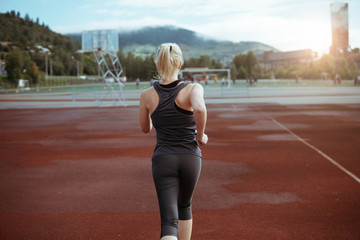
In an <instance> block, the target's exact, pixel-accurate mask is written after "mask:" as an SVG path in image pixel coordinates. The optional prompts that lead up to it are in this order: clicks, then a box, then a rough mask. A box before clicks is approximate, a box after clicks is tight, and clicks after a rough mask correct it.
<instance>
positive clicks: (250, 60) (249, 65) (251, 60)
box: [245, 51, 259, 76]
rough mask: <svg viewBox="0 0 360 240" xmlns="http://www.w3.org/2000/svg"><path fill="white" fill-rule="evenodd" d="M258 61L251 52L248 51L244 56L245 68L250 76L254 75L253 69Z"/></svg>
mask: <svg viewBox="0 0 360 240" xmlns="http://www.w3.org/2000/svg"><path fill="white" fill-rule="evenodd" d="M258 64H259V63H258V60H257V58H256V57H255V55H254V53H253V51H249V52H248V53H247V55H246V61H245V67H246V70H247V72H248V74H249V75H250V76H254V75H255V67H256V66H257V65H258Z"/></svg>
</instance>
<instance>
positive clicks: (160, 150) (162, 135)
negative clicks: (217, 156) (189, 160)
mask: <svg viewBox="0 0 360 240" xmlns="http://www.w3.org/2000/svg"><path fill="white" fill-rule="evenodd" d="M179 82H180V81H176V83H174V82H173V83H171V84H169V85H161V84H159V82H155V83H154V89H155V91H156V92H157V94H158V95H159V104H158V106H157V108H156V109H155V111H154V112H153V113H152V114H151V120H152V124H153V126H154V128H155V130H156V146H155V150H154V154H153V158H155V157H157V156H159V155H168V154H193V155H197V156H199V157H201V150H200V148H199V146H198V144H197V141H196V139H195V135H196V125H195V119H194V115H193V114H192V112H191V111H187V110H184V109H182V108H180V107H178V106H177V105H176V103H175V98H176V96H177V95H178V93H179V92H180V90H181V89H183V88H184V87H185V86H186V85H188V84H189V83H190V82H180V83H179Z"/></svg>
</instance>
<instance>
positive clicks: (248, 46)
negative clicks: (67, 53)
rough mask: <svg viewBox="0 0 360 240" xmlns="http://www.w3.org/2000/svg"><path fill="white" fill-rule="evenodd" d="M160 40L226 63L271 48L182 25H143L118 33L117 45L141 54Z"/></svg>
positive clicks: (77, 37)
mask: <svg viewBox="0 0 360 240" xmlns="http://www.w3.org/2000/svg"><path fill="white" fill-rule="evenodd" d="M68 36H69V37H70V38H71V39H72V40H74V41H77V42H81V34H80V33H75V34H68ZM164 42H174V43H177V44H179V45H182V46H187V47H188V49H189V51H187V52H186V53H185V52H184V55H185V57H189V58H192V57H194V58H198V57H200V56H202V55H208V56H210V57H211V58H213V59H216V60H221V62H223V63H226V62H230V61H231V60H232V59H233V57H234V56H235V55H237V54H246V53H247V52H248V51H250V50H251V51H253V52H254V53H255V54H258V53H262V52H264V51H269V50H274V51H277V50H276V49H275V48H273V47H271V46H269V45H266V44H263V43H260V42H238V43H234V42H231V41H219V40H215V39H210V38H207V37H203V36H201V35H199V34H197V33H196V32H194V31H190V30H187V29H183V28H177V27H174V26H161V27H144V28H141V29H138V30H133V31H120V32H119V47H120V48H121V49H123V51H124V52H125V53H127V52H129V51H132V52H133V53H134V54H135V55H138V56H144V55H149V54H152V53H154V52H155V51H156V48H157V46H159V45H160V44H161V43H164Z"/></svg>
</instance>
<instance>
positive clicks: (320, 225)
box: [0, 103, 360, 240]
mask: <svg viewBox="0 0 360 240" xmlns="http://www.w3.org/2000/svg"><path fill="white" fill-rule="evenodd" d="M207 107H208V126H207V133H208V135H209V144H208V145H207V146H205V147H203V148H202V150H203V156H204V160H203V169H202V175H201V177H200V180H199V184H198V187H197V190H196V193H195V196H194V201H193V209H194V228H193V238H192V239H267V240H272V239H299V240H303V239H326V240H329V239H330V240H331V239H334V240H338V239H354V240H355V239H359V236H360V205H359V202H360V183H359V182H358V178H359V177H360V163H359V156H360V150H359V149H360V137H359V136H360V103H359V104H357V103H353V104H312V105H300V104H296V105H287V104H277V103H225V104H208V105H207ZM0 114H1V119H0V142H1V148H0V156H1V161H0V179H1V181H0V194H1V199H2V200H1V202H0V239H4V240H6V239H9V240H10V239H52V240H56V239H158V236H159V231H160V228H159V221H160V217H159V213H158V209H157V202H156V195H155V189H154V186H153V183H152V178H151V162H150V156H151V153H152V149H153V145H154V143H155V139H154V133H151V134H150V135H145V134H142V133H141V132H140V130H139V128H138V125H137V117H138V112H137V107H136V106H130V107H126V108H124V107H111V108H94V107H93V108H57V109H52V108H44V109H36V108H32V109H3V110H0ZM349 173H350V174H349Z"/></svg>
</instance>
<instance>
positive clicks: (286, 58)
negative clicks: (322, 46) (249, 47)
mask: <svg viewBox="0 0 360 240" xmlns="http://www.w3.org/2000/svg"><path fill="white" fill-rule="evenodd" d="M315 57H317V56H316V53H315V52H313V51H312V50H311V49H305V50H297V51H289V52H274V51H266V52H264V53H263V54H256V58H257V60H258V62H259V64H260V66H261V68H262V69H264V70H275V69H277V68H279V67H281V66H285V67H290V66H293V65H297V64H299V63H303V64H309V63H311V62H312V61H313V60H314V58H315Z"/></svg>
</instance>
